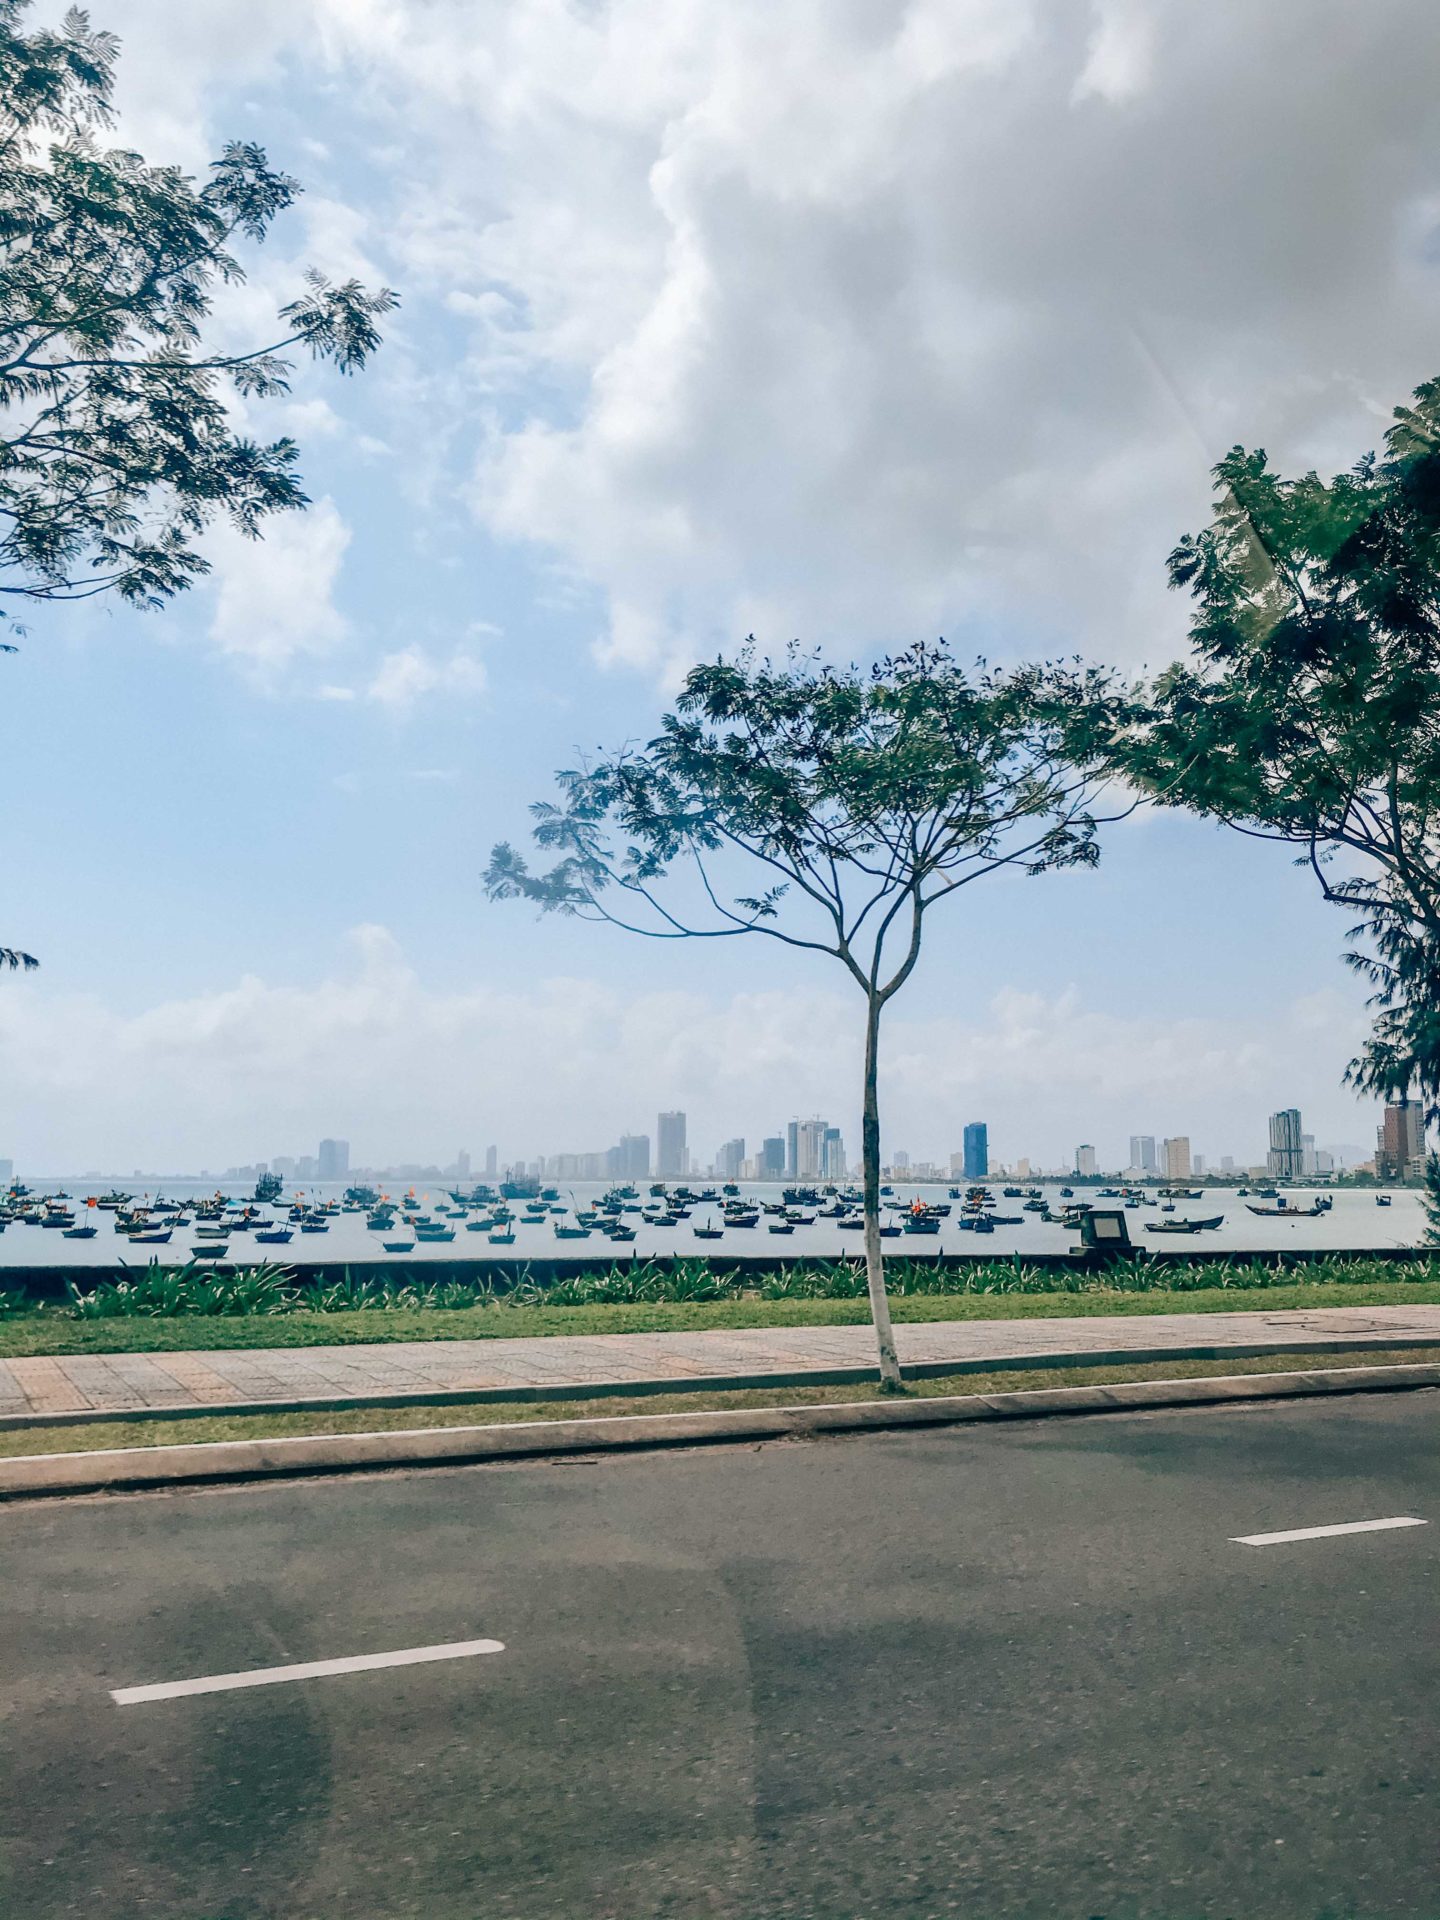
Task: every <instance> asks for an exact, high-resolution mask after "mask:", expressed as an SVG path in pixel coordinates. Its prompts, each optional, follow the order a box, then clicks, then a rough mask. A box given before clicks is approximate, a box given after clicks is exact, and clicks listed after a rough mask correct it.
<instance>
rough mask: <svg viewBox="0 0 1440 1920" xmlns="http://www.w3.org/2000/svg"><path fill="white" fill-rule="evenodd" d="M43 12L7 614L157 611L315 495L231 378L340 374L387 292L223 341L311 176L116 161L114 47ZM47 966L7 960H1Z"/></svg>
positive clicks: (338, 296) (257, 383) (237, 159)
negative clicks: (241, 543) (247, 260)
mask: <svg viewBox="0 0 1440 1920" xmlns="http://www.w3.org/2000/svg"><path fill="white" fill-rule="evenodd" d="M28 4H29V0H0V615H3V616H5V617H8V619H9V621H10V624H11V627H12V630H13V629H14V627H15V625H16V616H15V611H14V609H15V605H16V603H17V602H20V603H23V602H25V601H57V600H62V601H63V600H83V599H90V598H93V597H95V596H96V595H100V594H107V593H113V594H117V595H118V596H119V597H120V598H121V599H122V600H125V601H128V602H129V603H130V604H132V605H135V606H146V607H154V606H159V605H161V604H162V603H163V602H164V601H166V600H168V599H170V598H171V597H172V596H173V595H175V594H176V593H179V592H181V591H182V590H183V589H184V588H186V587H188V586H190V585H191V584H192V583H193V582H194V581H195V580H197V579H198V578H200V577H201V576H202V575H203V574H205V573H206V572H207V571H208V570H209V563H208V561H207V560H206V559H205V557H204V555H203V554H202V553H201V552H200V551H199V548H198V546H197V544H196V542H197V538H198V536H199V535H200V533H201V532H202V531H203V529H204V528H205V527H206V525H208V524H209V523H210V522H211V521H212V520H214V519H216V518H217V517H223V518H225V519H228V520H229V521H230V522H232V523H233V524H234V525H235V526H237V527H239V528H240V530H241V531H242V532H243V533H246V534H249V535H252V536H254V535H258V534H259V533H260V531H261V528H262V524H263V522H264V521H265V519H266V518H267V517H268V516H269V515H271V514H273V513H280V512H287V511H294V510H296V509H299V508H303V507H305V506H307V505H308V504H309V503H308V501H307V499H306V496H305V494H304V491H303V490H302V488H301V486H300V483H299V480H298V478H297V475H296V471H295V463H296V459H297V448H296V446H295V444H294V442H293V441H291V440H289V439H278V440H274V441H272V442H270V443H269V444H268V445H262V444H259V443H258V442H256V441H254V440H252V439H249V438H246V437H245V436H243V435H241V434H238V433H236V432H235V430H234V426H233V422H232V418H231V414H230V412H229V410H228V408H227V405H226V395H225V389H224V383H228V385H229V387H230V388H231V389H232V390H233V391H234V392H235V393H238V394H240V395H241V396H243V397H245V398H246V399H257V398H266V397H271V396H274V395H277V394H283V393H285V392H286V391H287V390H288V376H289V373H290V371H291V363H290V362H289V361H288V360H287V359H286V358H285V357H284V356H285V354H286V353H287V352H288V351H289V350H290V349H291V348H295V347H303V348H307V349H308V350H309V351H310V353H311V354H312V355H313V356H314V357H315V358H316V359H320V360H330V361H333V362H334V363H335V365H336V366H337V367H338V368H339V370H340V371H341V372H342V373H350V372H353V371H354V370H355V369H356V368H357V367H359V366H361V365H362V364H363V363H364V361H365V360H366V358H367V357H368V356H369V354H370V353H371V352H372V350H373V349H374V348H375V347H376V346H377V345H378V342H379V334H378V331H377V327H376V322H377V320H378V318H379V316H380V315H381V314H382V313H384V312H386V311H387V310H388V309H389V308H391V307H393V306H394V305H395V295H394V294H393V293H392V292H391V291H390V290H389V289H388V288H381V289H380V290H379V291H378V292H376V293H373V294H371V293H367V292H366V291H365V289H364V288H363V287H362V286H360V285H359V283H358V282H356V281H353V280H352V281H346V282H345V283H343V284H342V285H338V286H332V285H331V284H329V282H327V281H326V280H325V279H324V278H322V276H321V275H319V274H317V273H311V274H309V275H308V276H307V278H306V285H305V289H304V291H303V292H302V293H301V294H300V296H299V297H298V298H297V299H295V300H293V301H292V302H291V303H290V304H289V305H288V306H286V307H284V308H282V309H281V313H280V326H279V329H278V337H277V338H276V339H275V340H274V341H272V342H269V343H267V344H265V345H262V346H257V347H255V348H253V349H251V350H248V351H241V352H228V351H224V350H222V349H221V348H219V347H218V346H215V345H213V344H210V343H207V342H206V341H205V340H204V339H203V337H202V323H203V322H204V321H205V320H206V318H207V316H208V315H209V313H210V310H211V303H212V299H213V295H214V292H215V290H216V289H217V287H219V286H223V285H225V284H234V283H236V282H238V281H240V280H241V279H243V277H244V276H243V273H242V270H241V267H240V265H239V263H238V261H237V260H236V259H235V257H234V255H233V254H232V253H231V251H230V247H231V243H232V242H233V241H234V240H235V239H236V238H237V237H243V238H245V239H248V240H251V241H254V242H257V243H258V242H260V241H263V240H264V238H265V236H266V233H267V232H268V230H269V227H270V224H271V222H272V221H273V220H274V219H275V217H276V215H277V214H279V213H281V212H282V211H283V210H284V209H285V208H286V207H288V206H289V205H290V204H291V202H292V201H293V200H294V198H295V196H296V194H297V193H298V192H299V187H298V184H297V182H295V181H294V180H292V179H290V178H289V177H288V176H287V175H285V174H283V173H277V172H275V171H274V170H273V169H272V168H271V167H270V166H269V165H268V163H267V161H266V157H265V154H264V152H263V151H262V149H261V148H259V147H258V146H254V145H251V144H248V143H233V144H231V145H229V146H227V147H226V148H225V150H224V153H223V154H222V155H221V157H220V159H219V160H217V161H216V162H215V163H214V165H213V166H212V167H211V168H210V170H209V176H208V178H207V179H206V180H205V182H204V183H203V185H200V186H198V187H197V186H196V185H195V183H194V182H193V181H192V180H191V179H190V178H188V177H187V176H186V175H185V174H184V173H182V172H181V171H180V170H179V169H178V168H177V167H169V166H150V165H147V164H146V162H145V161H144V160H143V159H142V158H141V157H140V155H139V154H136V153H129V152H110V151H104V150H102V149H101V148H100V147H99V146H98V145H97V144H96V135H97V133H98V132H100V131H101V130H102V129H103V128H105V127H106V126H107V125H109V124H110V122H111V121H112V119H113V110H112V105H111V98H112V87H113V79H114V69H115V62H116V58H117V56H118V52H119V46H118V42H117V41H116V40H115V38H114V37H113V35H111V34H108V33H102V32H98V31H96V30H95V29H93V28H92V27H91V26H90V23H89V19H88V17H87V15H85V14H84V13H81V12H78V11H72V12H70V13H68V14H67V15H66V17H65V21H64V25H63V26H62V27H61V29H60V30H59V31H58V32H52V31H40V32H35V33H29V34H27V33H25V32H24V31H23V24H24V17H25V14H26V11H27V9H28ZM22 964H29V963H28V962H27V957H26V956H25V955H22V954H17V953H15V952H14V951H13V950H11V949H0V965H10V966H15V965H22Z"/></svg>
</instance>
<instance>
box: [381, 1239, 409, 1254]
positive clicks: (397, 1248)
mask: <svg viewBox="0 0 1440 1920" xmlns="http://www.w3.org/2000/svg"><path fill="white" fill-rule="evenodd" d="M380 1244H381V1246H382V1247H383V1248H384V1249H385V1251H386V1253H413V1252H414V1251H415V1242H414V1241H413V1240H382V1241H381V1242H380Z"/></svg>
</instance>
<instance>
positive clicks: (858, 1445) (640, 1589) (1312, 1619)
mask: <svg viewBox="0 0 1440 1920" xmlns="http://www.w3.org/2000/svg"><path fill="white" fill-rule="evenodd" d="M1437 1437H1440V1397H1437V1396H1435V1395H1431V1394H1416V1395H1405V1396H1396V1397H1394V1398H1379V1397H1376V1398H1373V1399H1364V1400H1358V1399H1357V1400H1352V1401H1349V1402H1344V1403H1336V1402H1326V1403H1325V1404H1323V1405H1305V1404H1294V1405H1279V1406H1274V1407H1252V1408H1246V1409H1235V1410H1205V1411H1203V1412H1195V1413H1189V1414H1179V1413H1177V1414H1160V1415H1149V1416H1141V1415H1137V1416H1123V1417H1116V1416H1110V1417H1105V1418H1097V1419H1087V1420H1069V1421H1063V1422H1061V1421H1052V1422H1048V1423H1047V1422H1037V1423H1035V1424H1032V1425H1027V1426H1015V1427H1006V1428H993V1427H992V1428H985V1429H981V1430H970V1431H967V1430H964V1429H958V1430H950V1431H943V1432H935V1433H928V1434H923V1435H875V1436H868V1437H845V1438H839V1439H833V1440H829V1441H823V1442H811V1443H804V1444H793V1443H792V1444H775V1445H767V1446H764V1447H759V1448H726V1449H724V1450H714V1451H703V1452H690V1453H675V1454H661V1455H654V1456H649V1457H627V1458H610V1459H604V1460H595V1461H581V1462H578V1463H572V1464H567V1465H555V1466H547V1465H529V1466H525V1465H515V1466H507V1467H500V1468H485V1467H481V1468H469V1469H462V1470H452V1471H441V1472H428V1473H416V1474H405V1475H394V1476H386V1477H374V1478H369V1479H350V1480H334V1481H329V1482H304V1483H295V1484H291V1485H288V1486H287V1485H271V1486H267V1487H264V1488H256V1489H233V1490H224V1491H209V1492H191V1493H174V1494H158V1495H143V1496H135V1497H130V1498H125V1499H111V1500H92V1501H85V1502H73V1503H68V1504H45V1505H31V1506H27V1507H14V1508H10V1509H7V1510H5V1511H3V1512H0V1568H3V1584H0V1596H3V1607H4V1618H3V1627H0V1632H3V1638H0V1669H3V1673H4V1682H3V1691H0V1721H3V1727H0V1753H3V1768H4V1777H3V1780H0V1792H3V1797H0V1827H3V1838H0V1913H3V1914H4V1915H5V1917H6V1920H52V1916H60V1915H72V1914H83V1915H85V1916H87V1920H140V1916H144V1917H145V1920H155V1917H157V1916H158V1917H160V1920H262V1916H263V1920H399V1917H400V1916H407V1917H409V1916H414V1917H415V1920H661V1916H664V1920H690V1916H696V1917H697V1920H699V1917H702V1916H703V1920H802V1917H803V1920H928V1916H940V1915H964V1916H966V1920H993V1917H994V1916H1009V1915H1024V1916H1031V1915H1034V1916H1037V1917H1038V1916H1044V1917H1045V1920H1070V1917H1072V1916H1073V1917H1074V1920H1091V1917H1092V1916H1104V1920H1140V1917H1141V1916H1145V1917H1146V1920H1158V1917H1161V1916H1163V1920H1198V1917H1199V1916H1206V1917H1209V1916H1235V1920H1259V1917H1260V1916H1263V1917H1264V1920H1291V1917H1292V1916H1294V1917H1297V1920H1299V1917H1303V1920H1320V1916H1322V1915H1323V1916H1326V1917H1327V1920H1351V1917H1355V1920H1381V1917H1382V1916H1383V1917H1384V1920H1392V1917H1394V1916H1402V1915H1404V1916H1423V1920H1436V1916H1437V1915H1440V1841H1437V1834H1440V1826H1437V1822H1436V1818H1435V1812H1436V1809H1435V1797H1434V1790H1435V1785H1436V1771H1437V1767H1436V1762H1437V1735H1436V1731H1435V1706H1436V1679H1437V1671H1436V1669H1437V1652H1440V1633H1437V1626H1440V1621H1437V1607H1436V1590H1435V1573H1436V1567H1437V1560H1440V1459H1437V1449H1436V1440H1437ZM1406 1515H1410V1516H1418V1517H1420V1518H1425V1519H1428V1520H1429V1521H1430V1522H1431V1524H1429V1525H1426V1526H1416V1527H1410V1528H1405V1529H1395V1530H1387V1531H1375V1532H1368V1533H1361V1534H1347V1535H1343V1536H1340V1537H1325V1538H1317V1539H1307V1540H1303V1541H1296V1542H1293V1543H1291V1544H1288V1545H1277V1546H1268V1547H1251V1546H1244V1545H1240V1544H1237V1543H1236V1542H1235V1540H1234V1538H1233V1536H1236V1535H1239V1534H1250V1533H1256V1532H1263V1531H1270V1530H1277V1529H1287V1528H1305V1527H1312V1526H1323V1525H1327V1524H1333V1523H1340V1522H1350V1521H1359V1520H1372V1519H1381V1518H1387V1517H1393V1516H1406ZM479 1638H491V1639H494V1640H499V1641H501V1642H503V1644H504V1651H503V1652H499V1653H488V1654H480V1655H476V1656H473V1657H467V1658H456V1659H448V1660H444V1661H436V1662H426V1663H424V1664H416V1665H408V1666H390V1667H381V1668H374V1669H371V1670H367V1671H360V1672H350V1673H345V1674H339V1675H335V1674H331V1675H326V1676H320V1677H314V1678H309V1679H302V1680H295V1681H289V1682H285V1683H282V1684H276V1685H265V1686H256V1687H247V1688H244V1689H241V1690H236V1691H228V1692H218V1693H208V1694H187V1695H183V1696H181V1697H178V1698H167V1699H164V1700H158V1701H142V1702H137V1703H133V1704H123V1705H122V1704H117V1703H116V1702H115V1701H114V1699H113V1698H112V1697H111V1695H112V1690H115V1689H126V1688H130V1687H134V1686H140V1685H146V1684H150V1683H158V1682H169V1681H184V1680H191V1679H198V1678H202V1677H206V1676H214V1675H222V1674H227V1673H232V1672H240V1671H247V1672H248V1671H249V1670H252V1669H259V1668H268V1667H274V1666H278V1665H288V1664H292V1663H297V1662H310V1661H323V1660H328V1659H337V1658H342V1657H346V1656H353V1655H362V1654H374V1653H384V1652H388V1651H396V1650H402V1649H411V1648H421V1647H433V1646H436V1645H447V1644H449V1643H454V1642H464V1641H473V1640H476V1639H479Z"/></svg>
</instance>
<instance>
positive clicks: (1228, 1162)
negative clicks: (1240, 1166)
mask: <svg viewBox="0 0 1440 1920" xmlns="http://www.w3.org/2000/svg"><path fill="white" fill-rule="evenodd" d="M1220 1171H1221V1173H1233V1172H1234V1171H1235V1156H1234V1154H1231V1153H1222V1154H1221V1156H1220Z"/></svg>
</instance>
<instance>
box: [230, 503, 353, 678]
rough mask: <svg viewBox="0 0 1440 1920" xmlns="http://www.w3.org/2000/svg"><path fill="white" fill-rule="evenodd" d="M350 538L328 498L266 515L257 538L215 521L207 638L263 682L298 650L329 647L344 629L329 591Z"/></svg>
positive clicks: (284, 666)
mask: <svg viewBox="0 0 1440 1920" xmlns="http://www.w3.org/2000/svg"><path fill="white" fill-rule="evenodd" d="M349 544H350V529H349V528H348V527H347V526H346V524H345V522H344V520H342V519H341V517H340V513H339V511H338V509H337V508H336V506H335V503H334V501H333V500H331V499H329V498H328V497H327V498H325V499H322V500H317V501H316V502H315V504H314V505H313V506H312V507H310V508H309V509H308V510H307V511H306V512H304V513H286V514H277V515H275V516H273V517H272V518H271V519H270V520H269V521H268V522H267V524H266V529H265V535H264V538H263V539H261V540H247V539H246V538H245V537H244V535H243V534H241V533H238V532H237V531H236V530H235V529H234V528H233V527H228V526H221V527H217V528H215V529H214V530H213V531H212V533H211V534H210V536H209V538H208V540H207V542H206V547H207V551H208V553H209V556H210V559H211V560H212V562H213V564H214V573H213V575H212V579H213V580H214V582H215V587H216V595H215V614H214V618H213V620H212V621H211V625H210V638H211V639H212V640H213V641H214V643H215V645H216V646H217V647H218V648H219V649H220V651H221V652H222V653H223V654H226V655H227V656H229V657H230V658H231V659H233V660H235V661H236V662H237V664H239V665H241V666H243V667H244V668H246V669H247V670H248V671H249V672H251V673H252V674H253V675H254V676H255V677H256V678H257V679H259V680H262V681H265V682H274V681H276V680H278V679H279V678H280V677H281V676H282V675H283V674H284V672H285V670H286V669H287V668H288V667H289V666H290V665H291V664H292V663H293V662H294V661H295V660H296V659H297V658H299V657H301V656H304V655H314V654H326V653H330V652H332V651H333V650H334V649H335V648H336V647H337V646H339V645H340V643H341V642H342V641H343V640H344V638H345V635H346V632H347V630H348V629H347V625H346V622H345V619H344V617H343V615H342V614H341V613H340V611H339V609H338V608H337V607H336V606H335V604H334V600H333V598H332V596H333V594H334V591H335V586H336V582H337V581H338V579H339V575H340V567H341V563H342V561H343V560H344V557H345V550H346V548H347V547H348V546H349ZM330 697H333V692H332V695H331V696H330Z"/></svg>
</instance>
